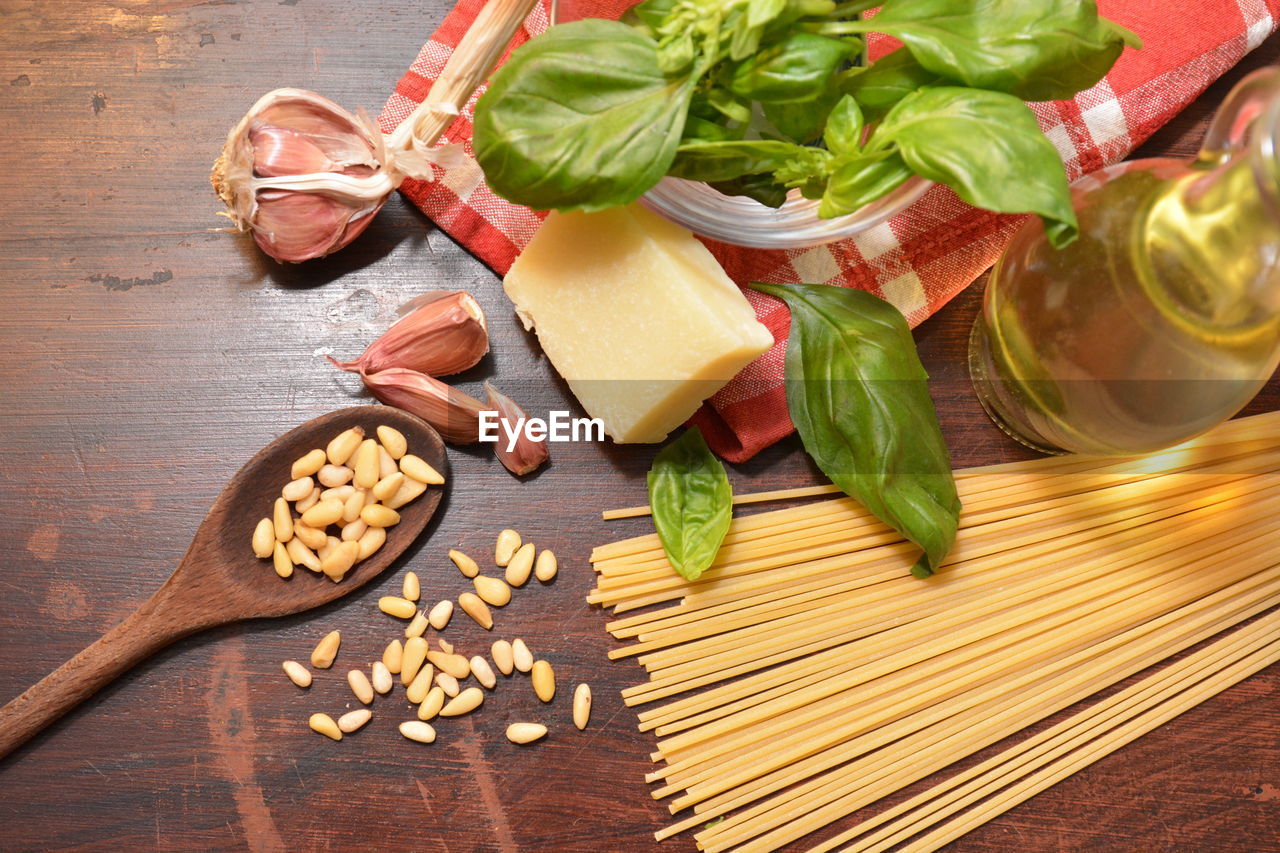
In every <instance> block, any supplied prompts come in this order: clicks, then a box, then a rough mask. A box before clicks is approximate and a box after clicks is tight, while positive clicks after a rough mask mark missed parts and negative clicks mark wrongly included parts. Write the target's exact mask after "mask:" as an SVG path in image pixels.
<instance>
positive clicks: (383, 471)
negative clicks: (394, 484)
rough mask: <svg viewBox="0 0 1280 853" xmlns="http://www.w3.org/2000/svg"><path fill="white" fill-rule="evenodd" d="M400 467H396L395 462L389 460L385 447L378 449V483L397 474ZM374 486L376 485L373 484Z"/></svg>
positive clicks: (389, 455) (389, 456)
mask: <svg viewBox="0 0 1280 853" xmlns="http://www.w3.org/2000/svg"><path fill="white" fill-rule="evenodd" d="M399 470H400V467H399V466H398V465H396V460H394V459H392V458H391V454H390V453H388V452H387V449H386V448H385V447H382V446H379V447H378V482H382V481H383V480H385V479H387V478H388V477H390V476H391V475H392V474H395V473H397V472H399ZM375 485H377V484H376V483H375Z"/></svg>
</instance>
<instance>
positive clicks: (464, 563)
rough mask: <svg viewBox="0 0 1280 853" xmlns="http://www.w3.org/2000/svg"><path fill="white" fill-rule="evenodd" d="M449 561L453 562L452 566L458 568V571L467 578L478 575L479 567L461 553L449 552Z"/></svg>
mask: <svg viewBox="0 0 1280 853" xmlns="http://www.w3.org/2000/svg"><path fill="white" fill-rule="evenodd" d="M449 559H450V560H453V564H454V565H455V566H457V567H458V571H460V572H462V574H464V575H465V576H467V577H469V578H473V577H475V576H476V575H478V574H480V567H479V566H477V565H476V561H475V560H473V559H471V558H470V557H468V556H467V555H466V554H464V553H462V552H461V551H450V552H449Z"/></svg>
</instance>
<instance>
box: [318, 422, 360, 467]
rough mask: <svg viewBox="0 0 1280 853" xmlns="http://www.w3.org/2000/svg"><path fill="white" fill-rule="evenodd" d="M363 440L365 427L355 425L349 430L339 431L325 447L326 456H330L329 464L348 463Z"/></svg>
mask: <svg viewBox="0 0 1280 853" xmlns="http://www.w3.org/2000/svg"><path fill="white" fill-rule="evenodd" d="M363 440H364V427H359V426H353V427H352V428H351V429H349V430H346V431H344V432H340V433H338V434H337V435H336V436H334V438H333V440H332V441H330V442H329V445H328V447H326V448H325V456H326V457H328V459H329V464H330V465H346V464H347V460H348V459H350V458H351V454H353V453H355V452H356V448H357V447H359V446H360V442H361V441H363Z"/></svg>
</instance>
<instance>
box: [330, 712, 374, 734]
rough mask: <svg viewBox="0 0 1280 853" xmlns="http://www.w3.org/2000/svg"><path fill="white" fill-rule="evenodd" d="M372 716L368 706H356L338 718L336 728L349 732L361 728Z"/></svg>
mask: <svg viewBox="0 0 1280 853" xmlns="http://www.w3.org/2000/svg"><path fill="white" fill-rule="evenodd" d="M372 718H373V712H372V711H370V710H369V709H368V708H356V709H355V710H354V711H348V712H347V713H345V714H343V715H342V716H341V717H339V718H338V730H339V731H342V732H346V733H347V734H351V733H352V732H354V731H358V730H359V729H361V728H362V727H363V726H364V724H365V723H367V722H369V720H371V719H372Z"/></svg>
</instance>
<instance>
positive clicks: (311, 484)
mask: <svg viewBox="0 0 1280 853" xmlns="http://www.w3.org/2000/svg"><path fill="white" fill-rule="evenodd" d="M315 486H316V484H315V481H314V480H312V479H311V478H310V477H299V478H298V479H296V480H290V481H289V482H288V483H285V486H284V488H283V489H281V490H280V497H282V498H284V499H285V500H287V501H300V500H302V499H303V498H305V497H306V496H307V495H309V494H311V490H312V489H314V488H315Z"/></svg>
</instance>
